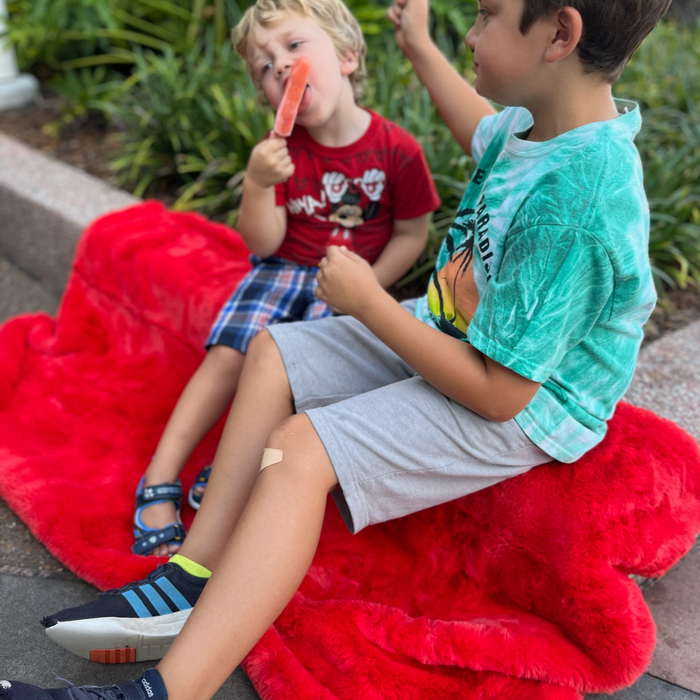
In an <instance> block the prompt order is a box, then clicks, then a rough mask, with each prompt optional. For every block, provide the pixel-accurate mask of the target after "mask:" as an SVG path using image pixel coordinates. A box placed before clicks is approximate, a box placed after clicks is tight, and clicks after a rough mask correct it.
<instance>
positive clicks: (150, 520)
mask: <svg viewBox="0 0 700 700" xmlns="http://www.w3.org/2000/svg"><path fill="white" fill-rule="evenodd" d="M181 499H182V487H181V486H180V481H179V479H178V481H177V482H176V483H174V484H169V483H164V484H152V483H146V477H143V478H142V479H141V481H140V482H139V485H138V487H137V489H136V506H135V511H134V540H135V542H134V546H133V547H132V548H131V549H132V551H133V552H134V554H143V555H147V554H153V555H154V556H157V557H167V556H171V555H173V554H175V553H176V552H177V551H178V550H179V549H180V546H181V545H182V542H183V540H184V539H185V535H186V532H185V528H184V527H183V525H182V522H181V521H180V501H181Z"/></svg>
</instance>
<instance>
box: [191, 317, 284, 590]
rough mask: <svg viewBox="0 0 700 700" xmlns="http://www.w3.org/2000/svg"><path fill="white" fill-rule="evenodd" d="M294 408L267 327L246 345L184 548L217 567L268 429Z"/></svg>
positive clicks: (250, 485) (254, 476) (253, 477)
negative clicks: (222, 427) (240, 367)
mask: <svg viewBox="0 0 700 700" xmlns="http://www.w3.org/2000/svg"><path fill="white" fill-rule="evenodd" d="M293 413H294V403H293V399H292V392H291V389H290V387H289V381H288V379H287V373H286V371H285V368H284V363H283V362H282V357H281V355H280V353H279V350H278V349H277V344H276V343H275V341H274V340H273V339H272V336H270V334H269V333H268V332H267V331H263V332H262V333H259V334H258V335H257V336H256V337H255V338H254V339H253V341H252V343H251V344H250V346H249V348H248V352H247V354H246V361H245V365H244V367H243V372H242V374H241V379H240V382H239V385H238V393H237V396H236V400H235V401H234V403H233V406H232V407H231V411H230V413H229V416H228V419H227V421H226V425H225V427H224V432H223V435H222V436H221V441H220V442H219V447H218V449H217V451H216V456H215V457H214V462H213V464H212V467H213V468H212V473H211V478H210V480H209V485H208V486H207V489H206V491H205V494H204V498H203V499H202V506H201V508H200V509H199V510H198V511H197V516H196V517H195V519H194V523H193V524H192V527H191V529H190V532H189V533H188V535H187V539H186V540H185V542H184V543H183V545H182V548H181V549H180V554H182V555H183V556H185V557H188V558H189V559H192V560H193V561H196V562H197V563H198V564H201V565H202V566H205V567H207V568H208V569H211V570H214V568H215V567H216V566H217V564H218V560H219V557H220V556H221V553H222V552H223V550H224V548H225V546H226V545H227V543H228V541H229V539H230V537H231V533H232V532H233V530H234V528H235V526H236V524H237V522H238V519H239V518H240V516H241V513H242V512H243V510H244V508H245V507H246V504H247V503H248V499H249V498H250V494H251V492H252V490H253V487H254V486H255V482H256V480H257V478H258V474H259V472H260V460H261V457H262V452H263V449H264V447H265V445H266V444H267V440H268V439H269V436H270V434H271V433H272V431H273V430H274V429H275V428H277V427H278V426H279V425H280V423H282V422H283V421H284V420H285V418H288V417H289V416H291V415H292V414H293ZM208 585H209V584H207V587H208Z"/></svg>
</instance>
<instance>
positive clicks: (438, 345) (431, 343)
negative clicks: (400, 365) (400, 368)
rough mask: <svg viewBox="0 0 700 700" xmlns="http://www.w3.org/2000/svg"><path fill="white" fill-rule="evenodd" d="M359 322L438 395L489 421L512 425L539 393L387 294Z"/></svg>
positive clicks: (372, 305) (537, 385)
mask: <svg viewBox="0 0 700 700" xmlns="http://www.w3.org/2000/svg"><path fill="white" fill-rule="evenodd" d="M358 320H360V321H361V322H362V323H364V325H366V326H367V327H368V328H369V330H370V331H372V332H373V333H374V334H375V335H376V336H377V337H378V338H379V339H380V340H382V341H383V342H384V343H385V344H386V345H388V346H389V347H390V348H391V349H392V350H393V351H394V352H395V353H396V354H397V355H399V357H401V358H402V359H403V360H404V361H405V362H407V363H408V364H409V365H410V366H411V367H412V368H413V369H414V370H415V371H416V372H417V373H418V374H420V375H421V377H423V379H425V380H426V381H427V382H428V383H429V384H431V385H432V386H433V387H435V388H436V389H437V390H438V391H440V392H441V393H443V394H445V396H447V397H449V398H451V399H453V400H454V401H457V402H458V403H460V404H462V405H463V406H466V407H467V408H469V409H470V410H472V411H474V412H475V413H478V414H479V415H481V416H483V417H484V418H486V419H488V420H492V421H497V422H500V421H506V420H510V419H511V418H513V417H514V416H516V415H517V414H518V413H519V412H520V411H521V410H522V409H523V408H525V406H526V405H527V404H528V403H529V401H530V399H531V398H532V397H533V396H534V395H535V392H536V391H537V389H538V388H539V384H537V383H535V382H532V381H530V380H528V379H526V378H525V377H521V376H520V375H518V374H516V373H515V372H512V371H511V370H509V369H507V368H505V367H503V366H501V365H498V364H497V363H495V362H494V361H493V360H491V359H490V358H487V357H486V356H485V355H483V354H482V353H480V352H479V351H478V350H476V349H475V348H474V347H472V346H471V345H470V344H469V343H465V342H464V341H462V340H458V339H457V338H452V337H451V336H449V335H446V334H445V333H442V332H441V331H438V330H437V329H435V328H432V327H430V326H428V325H427V324H425V323H423V321H421V320H420V319H418V318H416V317H415V316H413V315H412V314H410V313H408V312H407V311H406V310H405V309H404V308H403V307H401V305H400V304H399V303H398V302H397V301H395V300H394V299H392V298H391V297H390V296H389V294H386V293H385V294H383V295H381V296H380V297H379V298H376V299H375V300H373V302H372V303H369V304H367V305H366V307H365V308H364V309H363V310H362V312H361V313H360V314H358Z"/></svg>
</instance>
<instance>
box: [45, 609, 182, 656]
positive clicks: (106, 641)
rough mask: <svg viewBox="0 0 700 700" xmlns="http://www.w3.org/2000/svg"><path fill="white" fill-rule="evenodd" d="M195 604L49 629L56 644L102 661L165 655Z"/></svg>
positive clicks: (80, 654)
mask: <svg viewBox="0 0 700 700" xmlns="http://www.w3.org/2000/svg"><path fill="white" fill-rule="evenodd" d="M191 612H192V608H189V609H188V610H182V611H180V612H176V613H170V614H169V615H160V616H158V617H144V618H131V617H101V618H97V619H93V620H72V621H70V622H58V623H56V624H55V625H53V627H48V628H47V629H46V634H47V635H48V636H49V638H50V639H51V640H53V641H54V642H56V644H58V645H60V646H62V647H63V648H64V649H68V651H70V652H72V653H73V654H77V655H78V656H82V657H83V658H84V659H89V660H90V661H97V662H98V663H103V664H121V663H131V662H134V661H155V660H156V659H162V658H163V656H164V655H165V652H166V651H168V649H169V648H170V645H171V644H172V643H173V641H174V640H175V637H177V635H178V633H179V632H180V630H181V629H182V626H183V625H184V624H185V622H186V621H187V618H188V617H189V616H190V613H191Z"/></svg>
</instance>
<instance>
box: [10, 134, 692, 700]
mask: <svg viewBox="0 0 700 700" xmlns="http://www.w3.org/2000/svg"><path fill="white" fill-rule="evenodd" d="M134 201H135V200H134V199H133V198H131V197H130V196H129V195H127V194H126V193H123V192H119V191H116V190H113V189H111V188H109V187H107V186H106V185H104V184H103V183H102V182H99V181H97V180H95V179H94V178H92V177H90V176H88V175H85V174H84V173H82V172H80V171H77V170H74V169H73V168H70V167H68V166H65V165H63V164H61V163H57V162H55V161H52V160H50V159H48V158H46V157H44V156H43V155H41V154H38V153H36V152H34V151H32V150H31V149H29V148H27V147H26V146H24V145H22V144H19V143H17V142H15V141H13V140H12V139H8V138H7V137H5V136H3V135H1V134H0V212H2V224H0V323H2V322H3V321H4V320H6V319H7V318H10V317H12V316H14V315H16V314H18V313H26V312H32V311H46V312H48V313H55V311H56V309H57V307H58V303H59V297H60V293H61V289H62V287H63V284H64V283H65V280H66V278H67V275H68V270H69V266H70V261H71V260H72V256H73V251H74V247H75V242H76V241H77V239H78V236H79V235H80V233H81V232H82V230H83V229H84V228H85V226H86V225H87V224H88V223H89V222H90V221H92V220H93V219H94V218H96V217H97V216H99V215H101V214H102V213H105V212H107V211H110V210H113V209H116V208H121V207H124V206H127V205H128V204H130V203H133V202H134ZM20 232H21V236H20V235H19V233H20ZM698 348H700V322H698V323H695V324H692V325H690V326H688V327H686V328H684V329H682V330H680V331H677V332H676V333H673V334H671V335H667V336H665V337H664V338H662V339H661V340H659V341H657V342H655V343H653V344H651V345H649V346H648V347H646V348H645V349H644V350H643V351H642V355H641V358H640V363H639V366H638V369H637V373H636V375H635V381H634V383H633V385H632V387H631V389H630V391H629V392H628V395H627V397H626V398H627V400H628V401H630V402H632V403H635V404H637V405H640V406H644V407H646V408H650V409H653V410H654V411H655V412H656V413H658V414H660V415H663V416H666V417H668V418H670V419H671V420H674V421H675V422H677V423H678V424H679V425H681V426H682V427H684V428H685V429H686V430H687V431H688V432H690V433H691V434H692V435H693V436H694V437H695V438H696V439H698V440H700V352H698ZM698 580H700V549H699V548H696V549H694V550H693V551H692V552H691V553H690V554H689V555H688V556H687V557H686V558H685V559H684V560H683V561H681V563H680V564H679V566H677V567H676V568H675V569H674V570H673V571H671V572H669V573H668V574H667V575H666V576H665V577H663V578H662V579H661V580H660V581H659V582H657V583H656V584H655V585H654V586H653V587H652V588H650V589H649V590H648V591H646V592H645V596H644V597H645V599H646V601H647V603H648V605H649V607H650V609H651V611H652V614H653V616H654V620H655V621H656V624H657V628H658V643H657V648H656V652H655V654H654V658H653V660H652V663H651V665H650V667H649V673H648V674H646V675H644V676H643V677H642V678H641V679H640V680H639V681H638V682H637V683H636V684H635V685H634V686H633V687H632V688H629V689H626V690H624V691H621V692H619V693H616V694H615V695H613V696H607V695H601V696H593V695H590V696H588V700H593V699H594V698H596V699H597V698H601V699H602V698H609V697H613V698H615V700H656V699H657V698H658V699H660V698H664V699H665V700H691V698H692V699H696V700H700V664H699V663H698V661H699V660H700V604H698V600H697V581H698ZM94 596H95V589H93V588H92V587H91V586H89V585H87V584H85V583H83V582H82V581H79V580H78V579H77V578H76V577H75V576H74V575H73V574H72V573H71V572H69V571H67V570H66V568H65V567H64V566H63V565H62V564H61V563H60V562H58V561H57V560H56V559H54V558H53V557H52V556H51V555H50V554H49V553H48V552H47V551H46V549H45V548H44V547H43V546H42V545H41V544H39V543H38V542H37V541H36V540H35V539H34V538H33V536H32V535H31V533H29V531H28V530H27V528H26V527H25V526H24V525H23V524H22V523H21V522H20V521H19V520H18V519H17V518H16V517H15V516H14V514H13V513H12V512H11V511H9V509H8V508H7V507H6V506H5V505H4V503H2V502H1V501H0V630H2V631H3V632H4V634H0V678H17V679H20V680H27V681H31V682H34V683H38V684H39V685H44V686H52V685H61V683H60V681H57V680H56V678H57V675H60V676H61V677H63V678H68V679H70V680H71V682H73V683H75V684H77V685H80V684H83V683H91V684H108V683H112V682H114V681H116V680H119V679H122V678H124V677H125V675H126V676H127V677H128V676H131V675H135V674H138V673H139V672H140V671H141V670H142V669H143V668H146V667H147V665H148V664H135V665H131V666H129V667H128V668H125V667H122V666H105V665H100V664H93V663H90V662H89V661H85V660H83V659H80V658H78V657H76V656H73V655H72V654H69V653H68V652H66V651H64V650H63V649H61V648H60V647H57V646H56V645H55V644H53V643H52V642H50V641H49V639H48V638H47V637H46V635H45V634H44V633H43V631H42V628H41V627H40V625H39V624H38V619H39V618H40V617H42V616H43V615H44V614H47V613H50V612H53V611H55V610H58V609H61V608H64V607H66V606H68V605H77V604H80V603H82V602H87V601H89V600H91V599H93V598H94ZM216 697H217V698H219V699H220V700H234V699H235V700H256V699H257V698H258V695H257V693H256V692H255V690H254V688H253V687H252V685H251V684H250V682H249V681H248V680H247V678H246V677H245V675H244V674H243V673H242V671H241V670H240V669H237V670H236V672H235V673H234V674H233V675H232V676H231V678H230V679H229V681H227V683H226V684H225V685H224V687H223V688H222V689H221V690H220V691H219V693H218V694H217V696H216ZM302 700H313V699H311V698H310V699H302Z"/></svg>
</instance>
